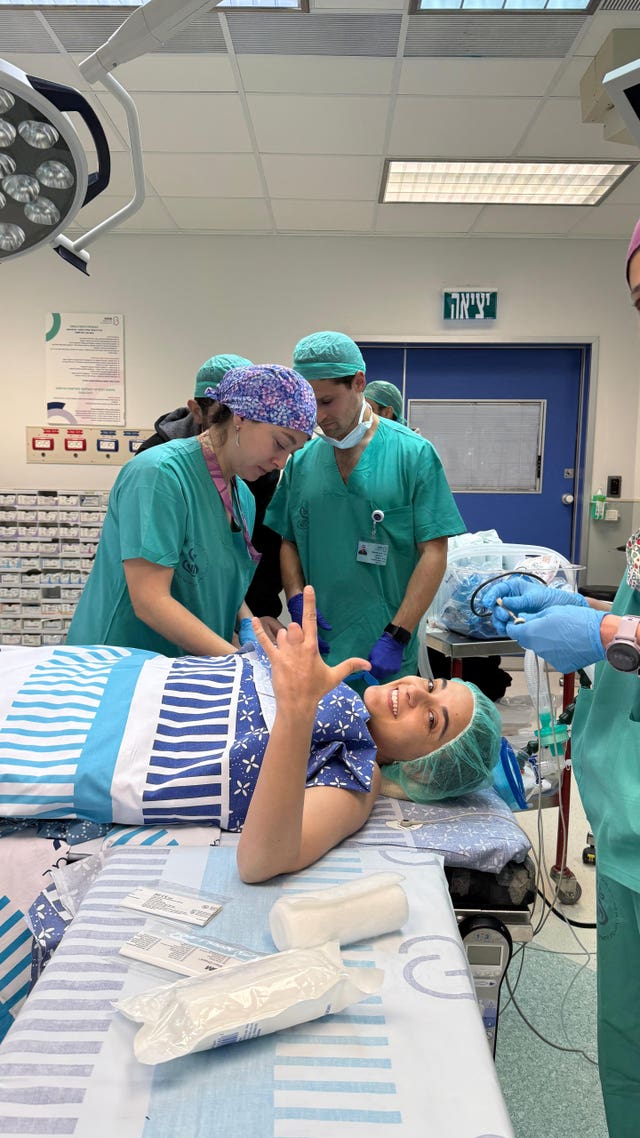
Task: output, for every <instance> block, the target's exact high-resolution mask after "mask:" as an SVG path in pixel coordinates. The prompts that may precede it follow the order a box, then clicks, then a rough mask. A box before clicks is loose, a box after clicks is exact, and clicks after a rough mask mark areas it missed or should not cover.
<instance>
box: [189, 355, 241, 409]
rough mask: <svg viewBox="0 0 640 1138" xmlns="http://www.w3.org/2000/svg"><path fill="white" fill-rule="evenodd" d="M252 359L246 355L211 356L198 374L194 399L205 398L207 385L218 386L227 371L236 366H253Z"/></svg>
mask: <svg viewBox="0 0 640 1138" xmlns="http://www.w3.org/2000/svg"><path fill="white" fill-rule="evenodd" d="M252 366H253V365H252V363H251V360H245V358H244V356H211V359H208V360H205V362H204V363H203V365H202V367H201V368H200V369H199V370H198V373H197V375H196V388H195V391H194V393H193V398H194V399H203V398H204V393H205V390H206V388H207V387H217V386H218V384H219V383H220V380H221V379H222V377H223V375H225V373H226V372H228V371H231V369H232V368H234V367H252Z"/></svg>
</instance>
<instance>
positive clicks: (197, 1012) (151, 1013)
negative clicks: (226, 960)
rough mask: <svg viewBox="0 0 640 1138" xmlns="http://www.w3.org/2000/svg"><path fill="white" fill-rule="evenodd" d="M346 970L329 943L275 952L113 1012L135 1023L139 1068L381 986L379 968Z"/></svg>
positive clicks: (323, 1010) (298, 1019)
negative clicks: (137, 1028)
mask: <svg viewBox="0 0 640 1138" xmlns="http://www.w3.org/2000/svg"><path fill="white" fill-rule="evenodd" d="M354 971H355V970H354V969H350V970H348V969H347V968H346V967H345V965H344V963H343V961H342V957H341V956H340V948H339V945H338V944H336V943H330V944H324V945H319V946H317V947H316V948H313V949H293V950H292V951H290V952H276V953H274V954H273V955H272V956H263V957H262V958H261V959H260V960H249V961H247V962H246V963H243V964H233V965H230V966H229V967H228V968H222V969H221V970H220V971H219V972H214V973H213V974H212V975H211V976H206V977H200V976H197V977H192V976H190V977H188V978H187V979H186V980H178V981H177V982H176V983H175V984H170V985H168V986H164V987H161V988H153V989H152V990H151V991H149V992H145V993H144V994H142V995H138V996H129V997H127V998H125V999H124V1000H120V1002H119V1003H117V1004H116V1005H115V1006H116V1008H117V1010H118V1011H120V1012H122V1013H123V1015H125V1016H127V1018H128V1019H132V1020H135V1021H136V1022H138V1023H141V1024H142V1027H141V1028H140V1030H139V1031H138V1034H137V1035H136V1037H135V1041H134V1045H133V1047H134V1052H135V1056H136V1059H138V1060H139V1061H140V1062H141V1063H166V1062H167V1061H168V1060H169V1059H177V1058H178V1057H179V1056H181V1055H189V1054H190V1053H191V1052H192V1051H206V1050H207V1049H208V1048H213V1047H224V1046H226V1044H228V1043H240V1042H243V1041H244V1040H246V1039H254V1038H256V1037H257V1036H259V1035H270V1034H271V1033H272V1032H274V1031H282V1030H283V1028H286V1027H293V1026H294V1025H295V1024H298V1023H307V1022H308V1021H309V1020H313V1019H320V1017H321V1016H326V1015H329V1014H330V1013H332V1012H341V1011H342V1010H343V1009H344V1008H346V1007H348V1006H349V1004H356V1003H359V1002H360V1000H363V999H365V998H366V997H368V996H371V995H374V994H375V993H376V992H378V991H379V990H380V988H381V987H382V981H383V979H384V973H383V972H382V971H381V970H380V969H379V968H367V969H358V970H357V971H358V973H359V975H356V976H354V975H353V972H354Z"/></svg>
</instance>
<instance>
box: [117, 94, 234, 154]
mask: <svg viewBox="0 0 640 1138" xmlns="http://www.w3.org/2000/svg"><path fill="white" fill-rule="evenodd" d="M99 101H100V102H101V103H102V104H103V105H104V106H105V108H106V109H107V111H108V113H109V115H110V116H111V117H112V118H113V121H114V122H115V123H116V124H117V126H118V129H119V130H120V131H121V132H122V133H123V134H124V137H125V138H126V137H128V134H127V125H126V116H125V113H124V110H123V108H122V107H121V105H120V104H119V103H118V102H117V100H116V99H115V98H114V97H113V96H112V95H110V94H109V93H108V92H105V93H104V94H101V95H100V100H99ZM135 103H136V107H137V109H138V115H139V117H140V128H141V131H142V140H143V145H144V147H145V149H146V150H150V151H153V150H156V151H159V152H160V153H172V152H175V153H178V154H184V153H185V152H192V153H194V154H196V153H201V154H203V153H204V154H206V153H208V152H213V153H216V152H218V151H221V152H227V153H229V154H234V153H235V154H237V153H239V152H243V151H249V150H251V149H252V147H251V141H250V138H249V133H248V131H247V127H246V124H245V120H244V115H243V112H242V105H241V103H240V99H239V97H238V95H227V94H219V95H218V94H191V93H189V94H183V93H181V92H175V93H173V94H167V93H162V92H159V91H158V92H153V93H152V92H146V91H143V92H141V93H139V94H137V95H136V98H135Z"/></svg>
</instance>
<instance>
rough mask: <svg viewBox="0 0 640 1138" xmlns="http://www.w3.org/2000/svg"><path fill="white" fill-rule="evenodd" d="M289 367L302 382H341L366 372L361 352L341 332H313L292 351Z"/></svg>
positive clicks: (348, 337) (349, 338)
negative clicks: (298, 375)
mask: <svg viewBox="0 0 640 1138" xmlns="http://www.w3.org/2000/svg"><path fill="white" fill-rule="evenodd" d="M293 366H294V368H295V370H296V371H297V372H299V373H300V375H303V376H304V378H305V379H309V380H311V381H312V382H313V380H314V379H345V378H346V377H347V376H348V375H355V373H356V372H357V371H362V372H366V370H367V368H366V364H365V362H364V360H363V358H362V352H361V351H360V348H359V347H358V345H357V344H355V343H354V341H353V340H352V339H351V337H350V336H345V334H344V332H313V333H312V334H311V336H305V337H304V339H302V340H299V341H298V343H297V344H296V346H295V348H294V349H293Z"/></svg>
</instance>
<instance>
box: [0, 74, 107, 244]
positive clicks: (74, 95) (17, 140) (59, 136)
mask: <svg viewBox="0 0 640 1138" xmlns="http://www.w3.org/2000/svg"><path fill="white" fill-rule="evenodd" d="M0 107H1V108H2V109H1V111H0V189H1V191H2V198H3V201H2V205H1V206H0V226H1V228H0V262H2V261H7V260H11V259H12V258H13V257H20V256H22V255H24V254H25V253H29V252H31V250H32V249H37V248H39V247H40V246H42V245H46V244H51V243H52V242H54V241H55V239H56V237H57V236H58V234H59V233H60V231H61V229H62V228H63V227H64V225H65V224H66V223H67V222H68V221H70V220H71V219H72V218H73V217H75V215H76V213H77V212H78V210H79V209H80V208H81V207H82V206H83V205H85V204H86V203H87V202H89V201H91V200H92V198H94V197H95V196H96V195H97V194H99V193H100V192H101V191H102V190H103V189H104V188H105V186H107V185H108V182H109V174H110V158H109V148H108V146H107V140H106V138H105V135H104V131H103V129H102V126H101V125H100V122H99V120H98V118H97V116H96V114H95V112H94V110H93V108H92V107H91V106H89V104H88V103H87V101H86V99H84V97H83V96H82V95H80V94H79V93H78V92H77V91H75V90H74V89H73V88H71V87H65V86H63V85H62V84H59V83H51V82H48V81H47V80H44V79H37V78H35V77H34V76H30V75H27V74H26V73H25V72H24V71H22V70H21V69H20V68H18V67H14V66H13V64H11V63H7V62H6V61H5V60H0ZM70 112H77V113H78V114H79V115H80V116H81V117H82V119H83V120H84V122H85V123H86V125H87V127H88V129H89V131H90V133H91V136H92V138H93V141H94V144H95V148H96V153H97V156H98V171H97V172H96V173H95V174H91V175H88V173H87V159H86V157H85V153H84V149H83V147H82V145H81V143H80V140H79V138H78V135H77V132H76V129H75V127H74V125H73V122H72V120H71V119H70V117H69V113H70ZM43 190H45V191H46V193H43Z"/></svg>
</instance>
